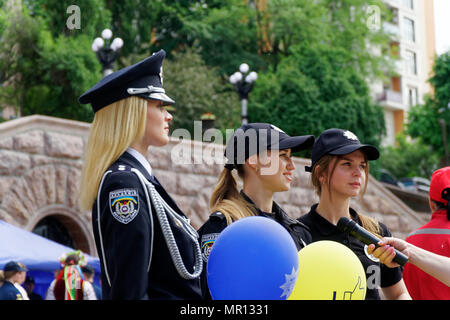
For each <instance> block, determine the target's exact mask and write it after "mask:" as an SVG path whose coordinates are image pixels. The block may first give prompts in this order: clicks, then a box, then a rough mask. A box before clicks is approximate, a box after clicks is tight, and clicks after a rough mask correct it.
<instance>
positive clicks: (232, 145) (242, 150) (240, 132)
mask: <svg viewBox="0 0 450 320" xmlns="http://www.w3.org/2000/svg"><path fill="white" fill-rule="evenodd" d="M313 144H314V136H312V135H305V136H293V137H291V136H289V135H287V134H286V133H285V132H284V131H283V130H281V129H279V128H277V127H276V126H274V125H272V124H270V123H248V124H244V125H242V126H241V127H240V128H238V129H237V130H236V131H235V132H234V134H233V136H232V137H231V138H230V139H229V140H228V142H227V146H226V148H225V157H226V158H227V163H226V164H225V168H228V169H230V170H232V169H234V168H236V165H238V164H243V163H245V160H247V159H248V158H249V157H250V156H252V155H254V154H259V153H260V152H263V151H265V150H285V149H291V150H292V152H297V151H300V150H305V149H308V148H310V147H311V146H312V145H313Z"/></svg>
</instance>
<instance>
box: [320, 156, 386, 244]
mask: <svg viewBox="0 0 450 320" xmlns="http://www.w3.org/2000/svg"><path fill="white" fill-rule="evenodd" d="M340 158H341V157H340V156H333V155H329V154H326V155H324V156H323V157H322V158H320V159H319V161H317V163H316V164H315V165H314V168H313V169H312V172H311V183H312V185H313V187H314V190H315V191H316V193H317V195H318V196H319V197H320V195H321V194H322V184H321V182H320V180H319V178H320V177H322V176H324V177H326V179H327V181H326V183H327V186H328V190H330V185H331V177H332V176H333V173H334V170H335V169H336V166H337V163H338V161H339V160H340ZM364 159H365V160H366V163H367V165H366V166H365V168H364V172H365V176H366V179H365V181H366V183H365V184H364V186H363V189H362V192H361V194H360V197H361V198H362V197H363V196H364V194H365V193H366V190H367V182H368V180H369V162H368V161H367V157H366V155H365V154H364ZM331 165H332V167H331V170H330V171H329V168H330V166H331ZM328 172H330V174H328ZM330 199H331V194H330ZM357 215H358V218H359V220H360V221H361V224H362V226H363V228H364V229H367V230H368V231H370V232H372V233H374V234H375V235H376V236H378V237H381V228H380V225H379V224H378V222H377V221H376V220H375V219H373V218H371V217H368V216H365V215H362V214H359V213H357Z"/></svg>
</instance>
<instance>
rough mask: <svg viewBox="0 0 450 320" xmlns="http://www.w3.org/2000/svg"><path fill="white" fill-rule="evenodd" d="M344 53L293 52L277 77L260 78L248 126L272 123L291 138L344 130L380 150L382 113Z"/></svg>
mask: <svg viewBox="0 0 450 320" xmlns="http://www.w3.org/2000/svg"><path fill="white" fill-rule="evenodd" d="M342 51H343V49H339V48H330V47H329V46H327V45H325V44H324V45H317V46H314V47H313V46H310V45H298V46H292V48H291V55H290V56H289V57H288V58H285V59H283V60H282V61H281V62H280V63H279V65H278V68H277V71H276V72H267V73H265V74H262V75H260V77H259V78H258V80H257V85H256V86H255V88H254V91H253V92H252V93H251V96H250V101H249V114H250V120H251V121H266V122H271V123H273V124H275V125H277V126H279V127H280V128H283V129H284V130H286V132H288V133H289V134H292V135H303V134H314V135H319V134H320V133H321V132H322V131H323V130H325V129H328V128H332V127H338V128H344V129H348V130H351V131H352V132H354V133H355V134H356V135H358V137H359V138H360V140H361V141H362V142H364V143H371V144H375V145H379V143H380V141H381V138H382V134H384V130H385V129H384V117H383V112H382V109H381V108H380V107H379V106H376V105H374V104H373V103H372V102H371V100H370V97H369V91H368V88H367V85H366V83H365V79H364V78H363V77H362V76H361V75H360V74H359V73H358V72H357V70H355V69H352V68H349V67H346V65H345V55H344V54H342Z"/></svg>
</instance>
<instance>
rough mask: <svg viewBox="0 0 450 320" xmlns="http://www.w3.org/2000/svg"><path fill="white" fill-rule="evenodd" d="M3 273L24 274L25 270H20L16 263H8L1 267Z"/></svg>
mask: <svg viewBox="0 0 450 320" xmlns="http://www.w3.org/2000/svg"><path fill="white" fill-rule="evenodd" d="M3 271H5V272H8V271H17V272H26V271H28V270H27V268H22V267H21V266H20V264H19V263H18V262H17V261H10V262H8V263H7V264H5V266H4V267H3Z"/></svg>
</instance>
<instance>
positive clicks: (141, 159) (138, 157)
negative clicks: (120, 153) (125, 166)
mask: <svg viewBox="0 0 450 320" xmlns="http://www.w3.org/2000/svg"><path fill="white" fill-rule="evenodd" d="M126 152H128V153H129V154H130V155H132V156H133V157H134V158H135V159H136V160H137V161H139V163H140V164H141V165H142V166H143V167H144V168H145V170H147V172H148V174H149V175H150V177H151V176H152V175H153V174H152V167H151V166H150V163H149V162H148V160H147V159H146V158H145V157H144V156H143V155H142V154H141V153H140V152H139V151H137V150H136V149H133V148H131V147H128V149H127V150H126Z"/></svg>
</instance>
